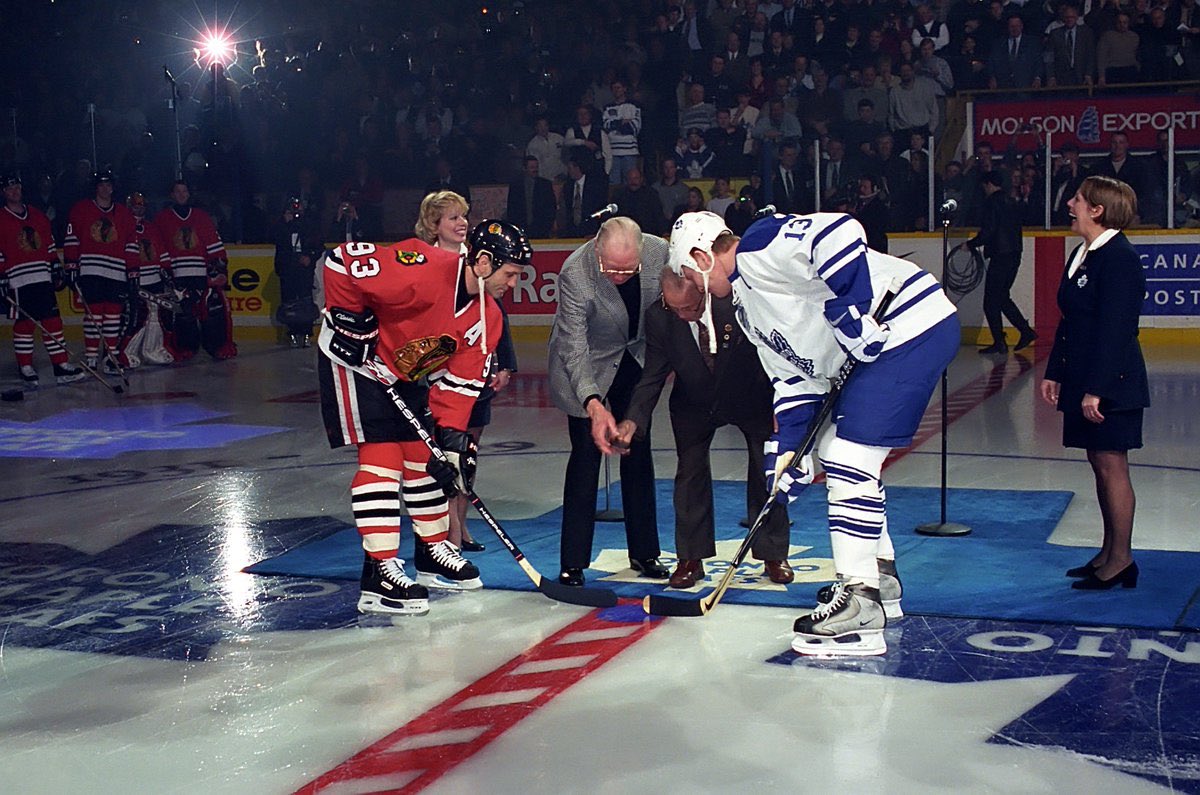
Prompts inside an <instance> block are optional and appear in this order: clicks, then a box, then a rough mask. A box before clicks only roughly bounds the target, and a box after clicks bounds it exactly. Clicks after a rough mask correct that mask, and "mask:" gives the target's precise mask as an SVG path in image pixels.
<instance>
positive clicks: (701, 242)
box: [668, 212, 959, 656]
mask: <svg viewBox="0 0 1200 795" xmlns="http://www.w3.org/2000/svg"><path fill="white" fill-rule="evenodd" d="M668 264H669V265H670V267H671V269H672V270H674V271H675V272H676V273H678V274H681V275H683V276H685V277H686V278H688V279H689V280H691V281H692V282H693V283H695V284H696V285H697V286H698V287H700V288H701V289H702V290H704V291H705V293H706V294H707V295H714V296H725V295H728V294H729V293H730V291H732V292H733V300H734V304H735V306H736V307H737V317H738V321H739V322H740V323H741V325H742V327H743V328H744V329H745V331H746V334H747V336H749V337H750V338H751V339H752V340H754V343H755V345H756V346H757V347H758V354H759V358H760V359H761V360H762V363H763V367H764V369H765V370H766V371H767V374H768V375H769V376H770V377H771V380H772V383H773V384H774V387H775V408H774V410H775V421H776V425H777V426H778V430H777V431H776V432H775V434H774V435H773V436H772V437H771V440H770V441H769V442H768V443H767V446H766V454H767V455H766V468H767V486H768V488H772V487H773V485H774V484H775V483H776V482H778V484H779V494H778V498H779V499H780V500H789V499H794V498H795V496H796V495H797V494H798V493H799V491H800V488H798V487H800V486H803V485H805V484H808V483H811V482H812V481H813V476H814V465H813V461H812V457H811V456H804V457H803V458H802V459H797V461H796V463H795V465H794V466H792V467H790V468H789V467H787V461H788V457H789V454H790V452H791V451H793V450H795V449H796V448H798V447H799V446H800V444H801V442H802V441H803V438H804V434H805V432H806V431H807V430H808V426H809V424H810V421H811V420H812V419H813V417H815V415H816V413H817V411H818V410H819V408H820V405H821V403H822V401H823V400H824V399H825V397H826V395H827V394H828V393H829V390H830V384H831V380H832V379H834V378H835V377H836V376H837V375H838V373H839V370H840V369H841V367H842V365H843V364H844V363H845V361H846V358H847V357H848V356H849V357H853V358H855V359H857V360H858V362H859V366H858V367H857V368H856V370H855V372H854V374H853V377H851V378H850V379H848V382H847V383H846V385H845V387H844V388H843V391H842V393H841V396H840V397H839V398H838V402H837V405H836V406H835V407H834V411H833V415H832V416H833V424H832V425H831V426H829V427H828V428H826V429H825V431H823V432H822V433H821V435H820V437H819V438H818V440H817V446H816V450H817V456H818V457H819V458H820V460H821V463H822V465H823V467H824V469H825V474H826V485H827V487H828V510H829V533H830V540H831V542H832V546H833V559H834V566H835V568H836V570H837V575H838V580H837V581H836V582H835V583H834V584H833V585H832V586H827V587H825V588H822V589H821V592H820V593H818V601H819V602H820V604H818V606H817V608H816V609H815V610H813V611H812V612H811V613H809V614H806V615H803V616H801V617H800V618H798V619H797V620H796V623H795V627H794V629H795V637H794V639H793V641H792V648H794V649H795V650H796V651H798V652H800V653H801V654H807V655H823V656H834V655H838V656H840V655H854V656H867V655H874V654H883V653H884V652H885V651H886V650H887V644H886V642H885V640H884V637H883V628H884V626H885V625H886V623H887V618H888V617H891V618H899V617H900V616H902V615H903V612H902V611H901V609H900V592H901V589H900V580H899V577H898V576H897V575H896V567H895V557H896V555H895V551H894V549H893V548H892V542H891V538H890V537H889V535H888V530H887V514H886V497H885V494H884V489H883V483H882V482H881V480H880V473H881V471H882V469H883V462H884V459H885V458H886V457H887V455H888V453H889V452H890V451H891V450H892V449H893V448H897V447H905V446H907V445H909V444H910V443H911V442H912V437H913V435H914V434H915V433H916V430H917V426H918V425H919V424H920V421H921V416H922V415H923V414H924V411H925V408H926V406H927V405H928V403H929V398H930V396H931V395H932V394H933V389H934V387H935V386H936V384H937V382H938V379H939V378H940V376H941V373H942V370H943V369H945V367H946V366H947V365H948V364H949V363H950V361H951V360H952V359H953V358H954V355H955V353H956V351H957V350H958V346H959V324H958V317H957V314H956V312H955V309H954V305H953V304H951V303H950V301H949V300H948V299H947V298H946V297H945V295H944V294H943V292H942V289H941V285H939V284H938V281H937V279H935V278H934V277H933V276H932V275H931V274H929V273H927V272H926V271H923V270H921V269H920V268H918V267H917V266H916V265H914V264H912V263H911V262H908V261H906V260H902V259H898V258H896V257H890V256H888V255H886V254H880V253H879V252H876V251H873V250H870V249H868V248H867V245H866V234H865V232H864V231H863V228H862V226H861V225H860V224H859V223H858V221H856V220H854V219H853V218H852V217H851V216H849V215H843V214H840V213H817V214H814V215H774V216H771V217H769V218H763V219H762V220H760V221H758V222H756V223H754V224H753V225H752V226H751V227H750V228H749V229H747V230H746V235H745V236H744V237H742V238H740V239H739V238H738V237H736V236H735V235H734V234H733V233H732V232H730V231H729V229H728V228H727V227H726V226H725V222H724V220H722V219H721V218H720V217H719V216H717V215H715V214H713V213H708V212H698V213H687V214H685V215H683V216H681V217H680V218H679V220H678V221H676V223H675V226H674V228H673V229H672V232H671V247H670V256H669V259H668ZM893 284H897V285H899V288H898V290H897V294H896V296H895V298H894V299H893V301H892V304H891V306H890V307H889V308H888V310H887V312H886V315H885V316H884V318H883V322H882V323H877V322H876V321H875V320H874V319H873V318H872V317H871V313H872V311H874V310H875V309H876V307H878V306H879V304H880V302H881V300H882V298H883V296H884V294H885V292H886V291H887V290H888V289H889V287H890V286H891V285H893ZM703 322H706V323H711V319H710V317H709V316H708V313H706V316H705V318H704V320H703ZM710 339H715V335H713V334H712V333H711V328H710Z"/></svg>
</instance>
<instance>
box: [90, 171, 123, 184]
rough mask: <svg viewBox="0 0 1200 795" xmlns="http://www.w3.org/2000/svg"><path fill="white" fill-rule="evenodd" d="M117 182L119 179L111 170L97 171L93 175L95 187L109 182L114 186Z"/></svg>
mask: <svg viewBox="0 0 1200 795" xmlns="http://www.w3.org/2000/svg"><path fill="white" fill-rule="evenodd" d="M116 181H117V178H116V177H114V176H113V173H112V170H111V169H107V168H106V169H104V170H103V171H97V172H96V173H95V174H92V184H93V185H99V184H100V183H101V182H107V183H108V184H110V185H113V184H115V183H116Z"/></svg>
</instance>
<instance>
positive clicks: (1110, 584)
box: [1071, 563, 1138, 591]
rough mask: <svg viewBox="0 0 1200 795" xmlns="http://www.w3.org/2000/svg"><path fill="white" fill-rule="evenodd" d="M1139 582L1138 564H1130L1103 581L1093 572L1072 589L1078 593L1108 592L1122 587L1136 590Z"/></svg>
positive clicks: (1076, 582) (1074, 583)
mask: <svg viewBox="0 0 1200 795" xmlns="http://www.w3.org/2000/svg"><path fill="white" fill-rule="evenodd" d="M1137 581H1138V567H1137V563H1130V564H1129V565H1128V566H1126V567H1125V568H1123V569H1121V570H1120V571H1119V572H1117V573H1116V574H1114V575H1113V576H1111V577H1109V578H1108V579H1107V580H1102V579H1100V578H1099V577H1097V576H1096V572H1094V571H1093V572H1092V573H1091V574H1089V575H1088V576H1087V577H1085V578H1084V579H1082V580H1076V581H1075V582H1073V583H1071V587H1072V588H1074V589H1075V590H1077V591H1107V590H1108V589H1110V588H1115V587H1116V586H1118V585H1119V586H1121V587H1122V588H1136V587H1137Z"/></svg>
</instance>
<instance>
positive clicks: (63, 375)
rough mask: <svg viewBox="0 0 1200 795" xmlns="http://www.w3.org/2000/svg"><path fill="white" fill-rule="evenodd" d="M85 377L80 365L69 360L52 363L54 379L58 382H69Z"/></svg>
mask: <svg viewBox="0 0 1200 795" xmlns="http://www.w3.org/2000/svg"><path fill="white" fill-rule="evenodd" d="M87 377H88V375H87V373H85V372H84V371H83V369H82V368H81V367H78V366H76V365H74V364H71V363H70V362H64V363H63V364H56V365H54V380H55V381H56V382H58V383H60V384H71V383H74V382H76V381H82V380H83V379H85V378H87Z"/></svg>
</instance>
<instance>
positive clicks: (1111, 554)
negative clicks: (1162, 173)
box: [1040, 176, 1150, 590]
mask: <svg viewBox="0 0 1200 795" xmlns="http://www.w3.org/2000/svg"><path fill="white" fill-rule="evenodd" d="M1067 207H1068V209H1069V211H1070V213H1071V229H1072V230H1073V231H1075V232H1077V233H1078V234H1079V235H1080V236H1081V237H1082V238H1083V243H1082V244H1081V245H1080V246H1078V247H1076V249H1075V250H1074V251H1073V252H1071V256H1070V257H1069V259H1068V262H1067V269H1066V271H1065V272H1064V273H1063V278H1062V282H1061V283H1060V284H1059V287H1058V307H1059V309H1060V310H1062V320H1061V321H1060V322H1059V324H1058V331H1057V332H1056V333H1055V335H1054V348H1053V349H1052V350H1051V352H1050V361H1049V362H1048V363H1047V365H1046V375H1045V379H1044V380H1043V381H1042V384H1041V390H1040V391H1041V395H1042V398H1043V399H1044V400H1045V401H1046V402H1047V403H1049V404H1051V405H1052V406H1055V407H1056V408H1057V409H1058V410H1059V411H1061V412H1062V413H1063V445H1064V446H1065V447H1078V448H1082V449H1084V450H1086V451H1087V457H1088V462H1089V463H1090V464H1091V465H1092V471H1093V472H1094V473H1095V475H1096V496H1097V497H1098V499H1099V501H1100V514H1101V516H1102V518H1103V520H1104V542H1103V545H1102V546H1101V547H1100V551H1099V552H1097V553H1096V554H1095V555H1094V556H1092V559H1091V560H1090V561H1088V562H1087V563H1086V564H1085V565H1083V566H1079V567H1077V568H1074V569H1070V570H1069V571H1068V572H1067V576H1068V577H1076V578H1080V579H1078V581H1077V582H1074V583H1072V584H1071V587H1072V588H1077V589H1081V590H1105V589H1108V588H1112V587H1113V586H1115V585H1121V586H1123V587H1125V588H1134V587H1137V579H1138V567H1137V564H1136V563H1135V562H1134V560H1133V552H1132V549H1131V545H1132V538H1133V509H1134V502H1135V500H1134V494H1133V484H1132V482H1130V479H1129V451H1130V450H1134V449H1137V448H1139V447H1141V446H1142V412H1143V410H1144V409H1145V408H1146V407H1147V406H1149V405H1150V388H1149V384H1148V382H1147V379H1146V363H1145V361H1144V360H1143V359H1142V349H1141V346H1140V345H1139V344H1138V315H1139V314H1140V312H1141V307H1142V301H1143V299H1144V296H1145V293H1146V277H1145V275H1144V274H1143V272H1142V263H1141V260H1140V259H1139V257H1138V254H1137V251H1136V250H1135V249H1134V247H1133V244H1132V243H1130V242H1129V240H1128V239H1127V238H1126V237H1125V235H1124V234H1122V233H1121V229H1123V228H1124V227H1125V226H1127V225H1128V224H1130V223H1131V222H1132V221H1133V219H1134V217H1135V216H1136V215H1137V196H1136V194H1135V193H1134V192H1133V189H1132V188H1131V187H1129V185H1127V184H1125V183H1124V182H1121V181H1120V180H1118V179H1114V178H1112V177H1100V176H1094V177H1088V178H1087V179H1085V180H1084V181H1083V184H1082V185H1080V186H1079V190H1078V191H1077V192H1076V193H1075V196H1074V198H1072V199H1071V200H1070V201H1069V202H1067Z"/></svg>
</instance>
